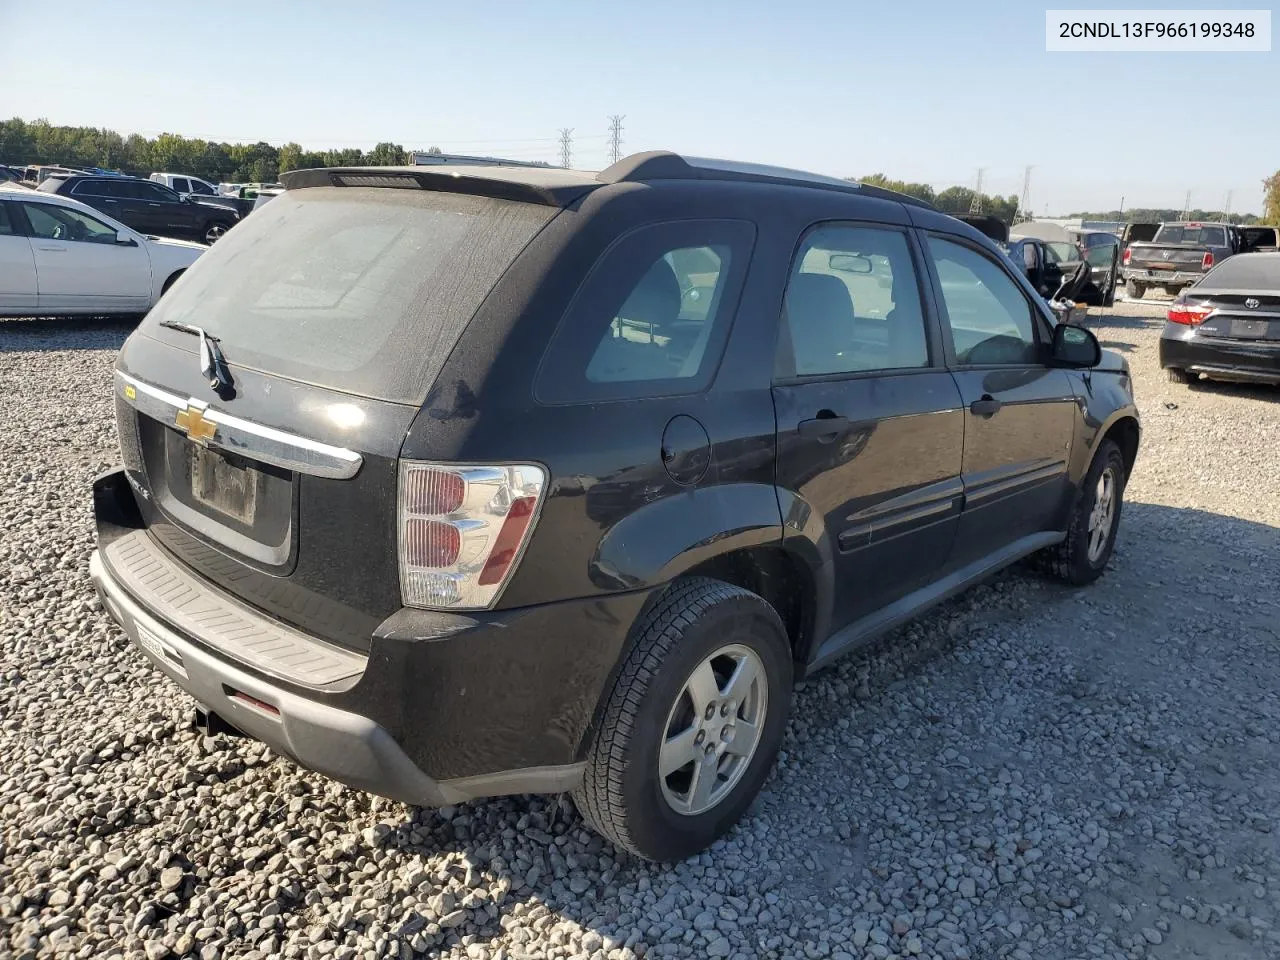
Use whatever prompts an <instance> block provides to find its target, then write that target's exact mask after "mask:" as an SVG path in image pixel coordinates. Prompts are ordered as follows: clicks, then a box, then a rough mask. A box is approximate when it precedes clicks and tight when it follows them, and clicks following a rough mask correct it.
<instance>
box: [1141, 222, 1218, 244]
mask: <svg viewBox="0 0 1280 960" xmlns="http://www.w3.org/2000/svg"><path fill="white" fill-rule="evenodd" d="M1155 242H1156V243H1194V244H1199V245H1201V246H1206V247H1225V246H1226V245H1227V231H1226V229H1225V228H1224V227H1199V226H1196V227H1192V226H1187V225H1185V224H1181V223H1169V224H1165V225H1164V226H1162V227H1161V228H1160V229H1159V230H1158V231H1156V239H1155Z"/></svg>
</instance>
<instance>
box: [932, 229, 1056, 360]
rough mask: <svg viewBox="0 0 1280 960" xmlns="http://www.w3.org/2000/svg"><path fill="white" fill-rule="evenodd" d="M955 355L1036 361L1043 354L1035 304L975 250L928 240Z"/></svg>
mask: <svg viewBox="0 0 1280 960" xmlns="http://www.w3.org/2000/svg"><path fill="white" fill-rule="evenodd" d="M929 252H930V254H931V255H932V256H933V262H934V267H935V268H936V270H937V272H938V280H939V281H940V283H941V285H942V300H943V307H944V313H945V314H946V320H947V323H948V325H949V326H950V328H951V338H952V341H953V342H954V344H955V351H956V359H957V360H958V361H959V362H960V363H963V364H979V365H981V364H999V363H1034V362H1036V361H1037V359H1038V357H1039V349H1038V347H1037V346H1036V335H1035V321H1034V320H1033V318H1032V314H1031V305H1030V304H1029V303H1028V302H1027V299H1026V297H1024V296H1023V295H1022V290H1021V289H1020V288H1019V287H1018V286H1017V284H1015V283H1014V281H1013V279H1012V278H1011V277H1010V276H1009V275H1008V274H1006V273H1005V272H1004V271H1003V270H1001V269H1000V267H999V266H998V265H997V264H996V263H995V262H994V261H993V260H990V259H988V258H987V257H986V256H985V255H983V254H981V253H978V252H977V251H976V250H974V249H972V248H970V247H966V246H963V245H961V244H958V243H953V242H952V241H950V240H944V239H942V238H941V237H930V238H929Z"/></svg>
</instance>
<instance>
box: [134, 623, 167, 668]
mask: <svg viewBox="0 0 1280 960" xmlns="http://www.w3.org/2000/svg"><path fill="white" fill-rule="evenodd" d="M135 626H136V627H137V628H138V646H140V647H141V648H142V649H143V650H145V651H147V653H149V654H151V655H152V656H153V657H155V658H157V659H159V660H168V659H169V654H168V653H167V652H165V649H164V644H163V643H161V642H160V638H159V637H157V636H156V635H155V634H154V633H152V632H151V631H150V630H148V629H147V628H146V627H144V626H143V625H142V624H140V623H139V624H135Z"/></svg>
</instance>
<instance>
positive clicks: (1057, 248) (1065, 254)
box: [1045, 241, 1080, 263]
mask: <svg viewBox="0 0 1280 960" xmlns="http://www.w3.org/2000/svg"><path fill="white" fill-rule="evenodd" d="M1045 249H1046V250H1048V252H1049V259H1050V260H1051V261H1052V262H1053V263H1070V262H1072V261H1075V260H1079V259H1080V251H1078V250H1077V249H1076V248H1075V247H1073V246H1072V245H1071V244H1069V243H1062V242H1059V241H1055V242H1053V243H1046V244H1045Z"/></svg>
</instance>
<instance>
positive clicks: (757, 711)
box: [574, 577, 792, 861]
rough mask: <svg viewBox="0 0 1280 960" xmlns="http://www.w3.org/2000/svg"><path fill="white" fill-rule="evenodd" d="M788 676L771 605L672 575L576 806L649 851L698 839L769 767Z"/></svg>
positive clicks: (646, 623)
mask: <svg viewBox="0 0 1280 960" xmlns="http://www.w3.org/2000/svg"><path fill="white" fill-rule="evenodd" d="M791 683H792V666H791V649H790V644H789V643H788V641H787V635H786V630H785V629H784V628H783V625H782V622H781V620H779V618H778V614H777V612H776V611H775V610H774V609H773V607H771V606H770V605H769V604H768V603H767V602H766V601H765V600H764V599H763V598H761V597H759V596H757V595H756V594H754V593H751V592H750V591H748V590H744V589H742V588H741V587H736V586H733V585H732V584H728V583H723V582H721V581H718V580H710V579H706V578H701V577H700V578H695V579H690V580H685V581H678V582H677V583H676V584H675V585H673V586H672V587H671V588H670V589H669V590H668V592H667V593H666V594H665V595H664V596H663V597H662V598H661V599H660V600H659V601H658V603H657V605H656V606H655V607H654V608H653V610H652V611H651V612H650V613H649V614H648V615H647V616H646V617H645V619H644V620H643V621H642V622H641V623H640V624H638V626H637V628H636V640H635V642H634V644H633V646H632V648H631V652H630V654H629V655H628V656H627V659H626V661H625V662H624V664H623V666H622V669H621V673H620V675H619V677H618V679H617V681H616V683H615V685H614V688H613V690H612V691H611V693H610V694H609V698H608V701H607V703H606V706H605V714H604V719H603V721H602V722H601V724H600V728H599V730H598V731H597V733H596V736H595V742H594V743H593V744H592V747H591V751H590V753H589V755H588V759H587V767H586V771H585V772H584V774H583V779H582V784H581V785H580V786H579V787H578V789H577V790H576V791H575V793H574V800H575V802H576V803H577V805H578V809H579V810H580V811H581V812H582V815H583V816H584V817H585V818H586V820H587V822H588V823H590V824H591V825H592V826H593V827H595V829H596V830H598V831H599V832H600V833H601V834H603V835H604V836H605V837H607V838H608V839H609V840H611V841H613V843H614V844H616V845H617V846H619V847H621V848H622V849H624V850H628V851H630V852H632V853H635V854H637V855H639V856H641V857H644V858H645V859H648V860H660V861H674V860H683V859H684V858H686V857H689V856H692V855H693V854H695V853H698V852H699V851H701V850H703V849H705V848H706V847H708V846H710V845H711V844H712V843H713V842H715V840H716V839H717V838H719V837H720V836H722V835H723V834H724V833H725V832H727V831H728V830H729V829H730V828H731V827H732V826H733V825H734V824H735V823H736V822H737V821H738V819H739V818H740V817H741V816H742V814H743V813H744V812H745V811H746V809H747V807H748V806H750V804H751V801H752V800H753V799H754V798H755V795H756V793H757V792H759V790H760V786H761V784H763V783H764V780H765V778H766V777H767V776H768V773H769V770H770V768H771V767H772V766H773V761H774V757H775V756H776V755H777V752H778V745H779V744H780V743H781V741H782V733H783V729H784V727H785V725H786V719H787V712H788V708H789V706H790V702H791Z"/></svg>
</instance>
